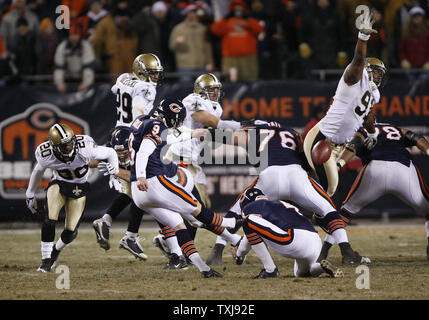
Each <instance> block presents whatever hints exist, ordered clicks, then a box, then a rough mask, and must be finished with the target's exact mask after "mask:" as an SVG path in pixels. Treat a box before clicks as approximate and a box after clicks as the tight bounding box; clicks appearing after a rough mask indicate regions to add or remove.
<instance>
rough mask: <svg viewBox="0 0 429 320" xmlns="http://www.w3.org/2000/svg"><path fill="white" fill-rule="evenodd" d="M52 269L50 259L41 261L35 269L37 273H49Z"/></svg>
mask: <svg viewBox="0 0 429 320" xmlns="http://www.w3.org/2000/svg"><path fill="white" fill-rule="evenodd" d="M51 269H52V265H51V258H46V259H42V264H41V265H40V266H39V267H38V268H37V271H39V272H50V271H51Z"/></svg>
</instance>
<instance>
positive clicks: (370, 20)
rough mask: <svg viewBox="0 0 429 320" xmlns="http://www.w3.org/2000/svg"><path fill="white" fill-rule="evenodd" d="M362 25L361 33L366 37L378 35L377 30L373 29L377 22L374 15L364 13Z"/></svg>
mask: <svg viewBox="0 0 429 320" xmlns="http://www.w3.org/2000/svg"><path fill="white" fill-rule="evenodd" d="M361 17H362V18H361V23H360V27H359V31H360V32H362V33H363V34H366V35H371V34H373V33H378V31H377V30H375V29H373V28H372V26H373V24H374V22H375V17H374V14H372V13H366V12H365V13H363V14H362V16H361Z"/></svg>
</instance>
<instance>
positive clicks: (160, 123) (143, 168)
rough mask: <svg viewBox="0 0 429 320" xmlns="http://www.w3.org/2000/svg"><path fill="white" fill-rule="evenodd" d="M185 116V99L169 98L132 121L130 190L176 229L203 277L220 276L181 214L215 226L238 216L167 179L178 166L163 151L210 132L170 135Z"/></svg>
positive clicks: (227, 225)
mask: <svg viewBox="0 0 429 320" xmlns="http://www.w3.org/2000/svg"><path fill="white" fill-rule="evenodd" d="M185 117H186V109H185V108H184V106H183V104H182V102H181V101H179V100H176V99H168V100H163V101H161V103H160V105H159V107H158V108H157V109H156V110H155V112H154V113H153V115H152V116H140V117H138V118H137V119H136V120H134V121H133V123H132V125H131V127H130V128H131V134H130V140H129V142H130V158H131V159H130V165H131V181H132V182H131V192H132V196H133V201H134V202H135V204H136V205H137V206H138V207H139V208H140V209H142V210H144V211H146V212H148V213H149V214H150V215H152V216H153V217H154V218H155V219H156V220H157V221H159V222H160V223H162V224H163V225H166V226H169V227H171V228H172V229H173V231H174V232H175V234H176V237H177V241H178V243H179V245H180V247H181V249H182V252H183V253H184V254H185V255H186V256H187V257H188V259H189V260H191V262H192V263H193V264H194V265H195V266H196V267H197V268H198V269H199V270H200V272H201V274H202V277H204V278H209V277H220V276H221V274H219V273H217V272H216V271H214V270H213V269H211V268H210V267H209V266H208V265H207V264H206V263H205V262H204V261H203V260H202V259H201V257H200V255H199V253H198V251H197V249H196V247H195V245H194V242H193V241H192V239H191V238H190V235H189V233H188V231H187V229H186V226H185V224H184V223H183V219H182V215H183V216H184V217H185V218H186V219H187V220H189V221H190V222H191V223H192V224H194V225H196V226H198V223H197V222H198V221H199V222H201V223H203V224H205V225H207V226H211V227H212V228H214V229H219V228H222V227H224V228H234V227H235V226H236V224H237V221H238V220H239V219H238V218H222V217H221V216H219V215H217V214H216V213H215V212H213V211H211V210H209V209H207V208H205V207H204V206H202V205H201V204H200V202H198V201H197V200H196V198H195V197H194V196H193V195H192V194H190V193H189V192H187V191H186V190H185V189H184V188H182V186H180V185H179V184H176V183H174V182H172V181H171V180H168V179H167V178H168V177H171V176H173V175H174V174H175V172H176V170H177V165H176V164H175V163H174V162H170V163H168V164H166V163H164V162H163V161H162V160H161V152H164V151H165V149H164V148H165V147H166V146H167V145H170V144H173V143H180V142H182V141H184V140H190V139H191V138H198V139H201V138H203V137H205V135H206V134H207V132H208V130H206V129H195V130H193V131H192V132H183V133H181V132H177V133H178V134H177V135H175V134H168V128H170V129H177V128H178V127H180V126H181V125H182V123H183V120H184V119H185ZM176 131H177V130H176ZM196 220H198V221H196ZM231 240H232V239H231ZM231 240H229V241H231Z"/></svg>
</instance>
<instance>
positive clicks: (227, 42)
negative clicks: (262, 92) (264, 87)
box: [210, 0, 264, 81]
mask: <svg viewBox="0 0 429 320" xmlns="http://www.w3.org/2000/svg"><path fill="white" fill-rule="evenodd" d="M228 8H229V14H228V15H227V16H226V17H224V18H222V19H221V20H219V21H217V22H215V23H213V24H212V25H211V26H210V30H211V32H212V33H213V34H215V35H217V36H218V37H220V38H221V47H222V71H223V72H225V73H230V71H232V70H235V71H236V80H237V81H254V80H257V79H258V71H259V70H258V35H259V34H260V33H261V32H263V31H264V27H262V26H261V25H260V24H259V22H258V20H256V19H254V18H249V9H248V7H247V5H246V3H245V2H244V1H243V0H233V1H231V2H230V4H229V7H228ZM234 73H235V72H234Z"/></svg>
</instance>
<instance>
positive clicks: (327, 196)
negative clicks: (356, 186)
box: [308, 177, 336, 208]
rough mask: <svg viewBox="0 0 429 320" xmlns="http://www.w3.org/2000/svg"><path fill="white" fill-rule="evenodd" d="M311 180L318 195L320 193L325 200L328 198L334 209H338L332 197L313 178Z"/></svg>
mask: <svg viewBox="0 0 429 320" xmlns="http://www.w3.org/2000/svg"><path fill="white" fill-rule="evenodd" d="M308 178H309V179H310V182H311V184H312V185H313V187H314V188H315V189H316V191H317V192H318V193H320V194H321V195H322V197H324V198H326V200H328V201H329V203H330V204H331V205H332V206H333V207H334V208H336V207H335V204H334V202H333V201H332V199H331V197H330V196H329V195H328V194H327V193H326V192H325V191H324V190H323V189H322V188H321V187H319V185H318V184H317V183H316V182H314V180H313V179H312V178H311V177H308Z"/></svg>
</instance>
